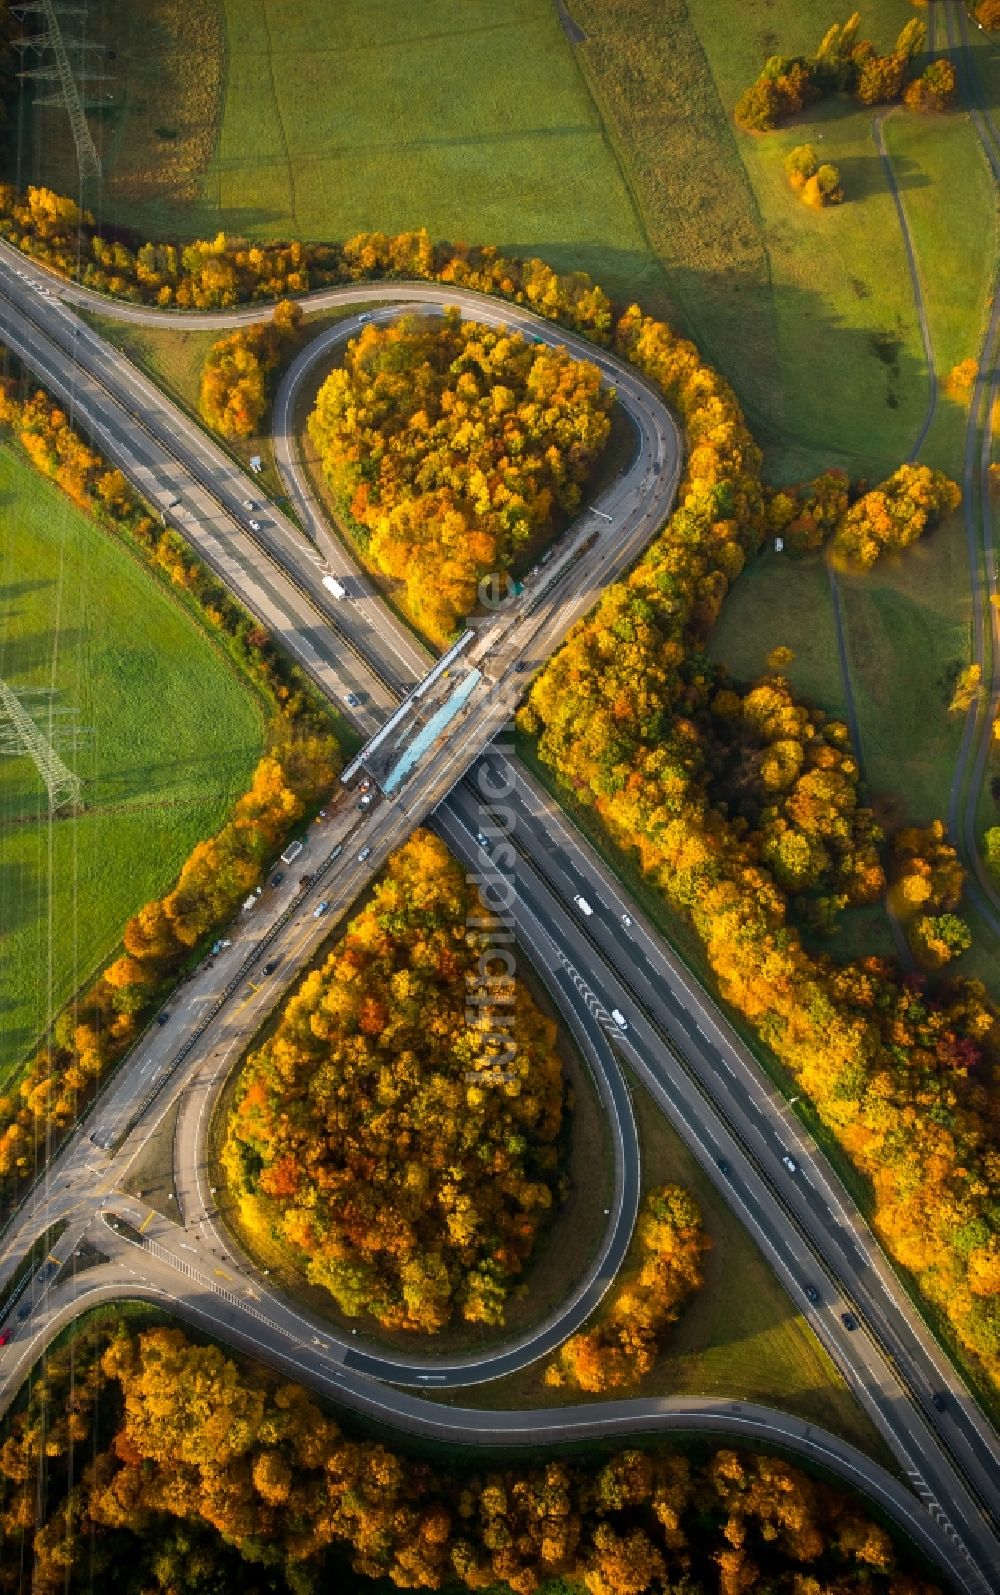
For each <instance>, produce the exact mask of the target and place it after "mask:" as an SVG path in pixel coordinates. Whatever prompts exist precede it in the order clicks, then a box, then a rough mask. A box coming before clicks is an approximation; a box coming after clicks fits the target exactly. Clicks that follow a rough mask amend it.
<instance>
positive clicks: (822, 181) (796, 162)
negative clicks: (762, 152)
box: [785, 144, 844, 210]
mask: <svg viewBox="0 0 1000 1595" xmlns="http://www.w3.org/2000/svg"><path fill="white" fill-rule="evenodd" d="M785 171H786V172H787V173H788V181H789V182H790V183H791V185H792V187H793V188H794V189H795V190H796V192H797V193H799V194H801V196H802V199H803V202H804V203H805V204H806V205H811V206H812V207H813V209H814V210H822V209H823V208H824V207H825V206H827V205H839V204H840V203H841V202H842V200H843V198H844V190H843V189H842V188H841V186H840V172H839V170H838V169H837V167H836V166H834V165H833V164H832V163H831V162H830V161H821V160H820V158H819V156H818V155H817V154H816V151H815V150H814V149H813V146H812V145H811V144H796V146H795V148H794V149H793V150H791V151H790V152H789V154H788V155H786V156H785Z"/></svg>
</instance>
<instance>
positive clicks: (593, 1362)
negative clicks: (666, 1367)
mask: <svg viewBox="0 0 1000 1595" xmlns="http://www.w3.org/2000/svg"><path fill="white" fill-rule="evenodd" d="M637 1237H638V1242H639V1247H640V1249H641V1253H642V1260H641V1262H640V1264H639V1267H638V1269H637V1270H636V1271H635V1276H634V1278H629V1279H627V1280H626V1282H625V1283H624V1284H623V1285H622V1286H621V1288H619V1289H617V1290H616V1291H615V1293H614V1295H613V1297H612V1300H611V1304H610V1306H609V1307H607V1308H605V1309H604V1310H603V1311H602V1313H601V1317H600V1321H599V1322H598V1323H597V1324H596V1325H595V1326H594V1327H593V1328H592V1329H585V1330H582V1331H581V1332H580V1333H579V1334H577V1335H571V1336H570V1338H569V1340H567V1341H564V1343H563V1344H562V1345H561V1346H560V1348H559V1351H558V1353H557V1355H556V1357H555V1358H554V1359H553V1361H552V1362H551V1363H550V1364H549V1366H548V1367H547V1368H546V1370H545V1383H546V1384H548V1385H575V1386H577V1387H578V1388H579V1389H580V1390H587V1391H590V1392H591V1393H596V1392H599V1391H602V1390H620V1389H621V1388H622V1387H623V1386H625V1385H632V1384H636V1383H637V1382H638V1381H639V1380H640V1379H641V1378H642V1377H643V1375H644V1374H647V1373H649V1371H650V1369H651V1368H652V1366H653V1364H654V1362H655V1361H656V1356H657V1353H658V1351H659V1350H660V1346H661V1344H662V1341H663V1338H664V1335H665V1333H666V1331H667V1329H668V1328H669V1327H670V1325H671V1324H674V1323H676V1322H677V1320H678V1318H679V1317H680V1314H681V1308H682V1306H683V1304H684V1302H685V1301H686V1300H687V1298H688V1297H689V1296H690V1295H692V1294H693V1293H694V1292H695V1291H696V1290H699V1289H700V1288H701V1284H702V1274H701V1259H702V1256H703V1254H704V1253H705V1252H706V1251H707V1250H708V1247H709V1244H710V1243H709V1241H708V1238H707V1236H706V1235H705V1232H704V1230H703V1229H702V1226H701V1213H700V1212H699V1210H698V1203H697V1202H696V1201H695V1199H694V1197H693V1196H692V1195H691V1192H690V1191H686V1190H684V1189H683V1187H682V1186H680V1185H661V1186H659V1187H658V1188H657V1189H655V1190H652V1191H650V1192H649V1193H648V1195H647V1196H646V1200H645V1202H644V1203H643V1210H642V1214H641V1216H640V1219H639V1225H638V1232H637Z"/></svg>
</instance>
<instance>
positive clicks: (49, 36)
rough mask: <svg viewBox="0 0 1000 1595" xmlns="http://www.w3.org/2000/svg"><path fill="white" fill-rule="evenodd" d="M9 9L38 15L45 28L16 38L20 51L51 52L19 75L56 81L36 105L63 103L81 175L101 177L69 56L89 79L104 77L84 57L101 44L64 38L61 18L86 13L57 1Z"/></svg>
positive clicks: (26, 1) (29, 0)
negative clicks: (52, 88) (38, 63)
mask: <svg viewBox="0 0 1000 1595" xmlns="http://www.w3.org/2000/svg"><path fill="white" fill-rule="evenodd" d="M10 9H11V11H12V12H13V13H14V14H15V16H18V17H19V18H20V19H21V20H22V21H23V20H24V18H25V17H28V16H32V15H35V16H38V17H40V18H41V20H42V22H43V24H44V29H43V31H42V32H40V33H35V34H29V35H28V36H27V37H26V38H23V39H17V40H15V43H16V44H17V46H18V48H19V49H21V50H37V51H39V52H40V53H41V54H43V55H50V56H51V60H49V61H43V63H42V65H40V66H37V67H30V68H28V69H26V70H25V71H23V72H20V73H19V74H18V76H19V77H21V78H27V79H35V80H38V81H42V82H51V83H56V84H58V88H57V90H56V91H55V93H53V94H49V95H46V97H45V98H44V99H40V100H39V99H36V101H35V104H36V105H62V106H64V107H65V109H66V111H67V113H68V115H69V125H70V127H71V128H72V131H73V142H74V144H75V145H76V159H77V164H78V166H79V168H80V176H81V177H100V175H101V157H100V156H99V155H98V153H97V149H96V147H95V145H94V140H93V138H92V137H91V133H90V128H89V127H88V125H87V118H86V116H85V115H84V111H83V102H82V101H81V99H80V91H79V89H78V87H77V83H76V77H75V76H74V74H73V64H72V61H71V56H76V57H77V71H78V73H79V72H81V71H82V72H85V73H86V75H87V76H88V77H90V78H94V77H106V76H107V74H106V73H104V72H94V71H91V70H90V69H89V68H88V67H87V65H86V60H85V57H86V55H87V52H88V51H93V50H97V49H100V48H101V46H99V45H96V44H89V43H87V41H86V40H84V39H66V38H64V37H63V32H62V26H61V18H63V17H70V16H72V17H79V16H86V10H85V8H84V7H82V6H74V5H61V4H58V3H57V0H20V3H19V4H15V5H12V6H11V8H10Z"/></svg>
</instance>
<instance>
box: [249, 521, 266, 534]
mask: <svg viewBox="0 0 1000 1595" xmlns="http://www.w3.org/2000/svg"><path fill="white" fill-rule="evenodd" d="M247 525H248V526H249V528H250V530H251V531H252V532H262V531H263V530H264V528H263V527H262V526H261V524H260V521H253V520H251V521H248V522H247Z"/></svg>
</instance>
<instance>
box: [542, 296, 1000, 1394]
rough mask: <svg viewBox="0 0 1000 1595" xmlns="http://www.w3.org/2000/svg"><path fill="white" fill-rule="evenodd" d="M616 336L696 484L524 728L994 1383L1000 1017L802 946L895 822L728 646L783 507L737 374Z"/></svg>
mask: <svg viewBox="0 0 1000 1595" xmlns="http://www.w3.org/2000/svg"><path fill="white" fill-rule="evenodd" d="M615 344H616V347H617V349H618V350H619V352H620V353H622V354H624V355H625V356H627V357H628V358H629V359H631V360H632V361H633V362H634V363H635V364H636V365H637V366H638V368H639V369H640V370H641V371H643V372H644V373H645V375H646V376H647V377H648V378H650V379H651V380H653V381H654V382H656V383H657V384H658V385H659V387H660V388H661V390H662V392H663V393H664V396H665V398H666V399H667V401H668V402H669V403H670V404H671V405H672V406H673V407H674V409H675V411H676V412H677V413H678V414H679V415H680V417H681V419H682V420H683V423H684V426H685V431H686V435H687V446H688V455H687V467H686V473H685V477H684V480H683V482H682V484H681V487H680V491H679V494H678V500H677V506H676V508H675V510H674V513H673V515H672V517H671V519H670V521H669V522H668V524H667V526H666V528H665V529H664V530H663V532H662V533H661V534H660V536H659V537H658V538H657V539H655V540H654V542H653V543H652V544H651V546H650V548H649V549H648V550H647V553H646V554H645V556H644V557H643V559H642V560H640V562H639V564H638V565H637V566H636V568H635V569H634V570H633V571H632V572H631V573H630V575H629V576H628V577H627V578H626V579H625V580H624V581H621V582H618V583H616V584H614V585H613V586H612V587H610V588H609V589H607V590H606V591H605V592H604V594H603V595H602V597H601V600H600V602H599V603H598V605H597V607H596V608H595V610H594V611H593V613H592V614H591V615H589V616H588V617H586V618H585V619H584V620H583V621H581V622H580V623H579V624H578V625H577V626H576V627H575V628H574V630H573V632H572V633H571V634H570V636H569V638H568V639H567V641H566V643H565V644H564V645H563V647H562V649H561V650H560V651H559V652H558V653H557V654H555V655H554V656H553V658H552V659H551V660H550V662H549V664H548V666H547V667H546V669H545V670H544V671H543V672H542V673H541V675H540V676H539V677H538V678H537V679H536V681H535V683H534V685H533V687H532V691H531V694H530V696H529V699H528V703H527V705H526V707H525V708H524V709H523V710H522V712H521V716H520V724H521V726H522V728H523V729H524V730H525V731H526V732H528V733H529V734H531V735H532V736H534V737H536V738H537V739H538V742H537V745H538V751H539V754H540V756H541V757H542V759H543V760H544V761H545V763H546V764H548V765H549V767H550V768H551V769H552V770H553V772H554V773H555V775H556V777H557V780H558V782H559V784H560V785H561V786H562V787H563V789H564V790H565V791H566V793H567V795H568V796H569V797H570V799H571V800H572V801H573V802H574V803H577V804H580V805H582V806H583V807H586V808H588V809H589V810H590V811H591V812H592V813H593V815H594V816H595V818H597V819H598V820H599V821H600V823H601V825H602V827H603V829H604V830H605V832H606V834H607V835H608V837H609V838H610V839H611V840H612V841H613V842H614V843H615V844H617V845H618V846H619V847H621V848H622V849H623V851H624V852H626V853H627V855H628V856H629V857H630V858H631V859H633V860H634V861H635V862H636V863H637V864H638V866H639V868H640V869H641V870H642V871H643V873H644V874H645V875H646V876H647V878H648V879H649V880H650V881H651V882H652V883H653V884H655V885H656V886H657V887H658V889H659V890H660V891H661V892H662V894H663V896H664V897H665V899H666V900H667V901H668V902H669V903H670V905H671V906H672V907H673V908H674V909H675V910H676V911H677V912H679V913H680V914H681V915H682V916H683V917H684V918H685V919H686V920H687V922H688V924H689V925H690V926H691V927H692V928H693V929H694V931H695V932H696V933H697V935H698V937H699V938H700V940H701V942H702V944H703V945H704V948H705V951H706V955H707V958H708V962H709V965H710V967H711V968H712V970H713V971H714V973H715V977H716V979H717V981H718V985H719V990H720V992H721V994H722V996H723V997H724V998H725V999H726V1000H727V1001H728V1002H730V1003H731V1004H732V1005H733V1006H734V1007H735V1009H736V1010H737V1012H738V1013H740V1014H741V1015H742V1016H743V1017H744V1018H745V1019H746V1020H748V1021H749V1022H750V1023H751V1024H753V1025H754V1027H755V1028H756V1030H757V1032H758V1034H759V1035H760V1037H761V1039H762V1040H763V1041H764V1042H765V1044H766V1045H767V1046H768V1047H770V1048H771V1050H772V1051H773V1052H774V1053H775V1054H776V1055H777V1056H778V1058H779V1059H780V1060H781V1061H782V1062H783V1063H784V1064H785V1066H786V1067H787V1068H788V1069H789V1070H790V1071H791V1073H792V1074H793V1076H794V1077H795V1079H796V1081H797V1083H798V1085H799V1088H800V1089H801V1090H803V1091H804V1092H805V1093H806V1094H808V1096H809V1097H810V1098H811V1100H812V1101H813V1102H814V1104H815V1105H816V1107H817V1110H818V1111H819V1113H820V1115H821V1117H822V1119H823V1120H824V1122H825V1123H826V1124H827V1125H828V1126H829V1127H830V1128H831V1130H832V1131H833V1133H834V1134H835V1135H836V1136H837V1137H838V1139H839V1140H840V1142H841V1144H842V1145H843V1146H844V1148H845V1150H846V1151H847V1152H848V1153H849V1155H850V1156H851V1157H852V1158H853V1160H854V1161H855V1163H856V1164H857V1166H858V1167H859V1168H860V1169H861V1170H862V1171H863V1173H864V1174H865V1175H866V1176H867V1177H868V1178H869V1179H870V1180H871V1182H872V1186H873V1189H874V1193H875V1214H874V1217H875V1223H876V1226H877V1228H878V1231H879V1234H880V1235H881V1237H882V1238H883V1240H884V1242H885V1244H886V1245H887V1247H888V1249H889V1251H890V1252H891V1254H892V1255H893V1256H894V1257H895V1258H896V1260H897V1261H898V1262H899V1263H901V1264H902V1265H903V1266H905V1267H906V1268H908V1269H910V1270H911V1271H912V1272H913V1274H914V1275H915V1276H916V1278H917V1279H918V1281H919V1283H920V1285H921V1287H922V1289H923V1290H924V1291H925V1292H926V1294H927V1295H928V1297H929V1298H930V1299H931V1300H932V1301H933V1302H934V1303H935V1304H936V1305H937V1307H938V1308H939V1309H940V1311H941V1312H942V1313H943V1314H944V1315H945V1317H946V1318H947V1319H948V1321H949V1322H950V1324H951V1326H952V1328H953V1330H954V1332H955V1334H956V1335H957V1337H958V1338H959V1340H960V1341H961V1343H962V1345H963V1346H964V1347H965V1349H966V1350H967V1351H969V1352H971V1353H972V1354H973V1355H977V1356H978V1357H980V1358H981V1360H982V1365H983V1367H984V1368H985V1369H986V1370H987V1372H988V1375H989V1376H990V1377H992V1378H996V1377H997V1376H998V1374H1000V1314H998V1295H997V1292H998V1287H1000V1248H998V1244H997V1235H996V1214H995V1210H994V1208H993V1207H992V1206H991V1202H990V1194H989V1193H990V1190H991V1185H992V1182H993V1180H994V1178H995V1171H996V1167H997V1162H996V1159H997V1152H996V1103H997V1093H996V1090H995V1078H996V1071H997V1060H998V1042H1000V1033H998V1026H997V1016H996V1013H995V1010H994V1009H993V1007H992V1006H991V1004H990V1002H989V1000H988V998H987V996H986V993H985V991H984V989H983V987H982V986H981V985H979V984H977V983H975V982H970V981H954V982H951V983H949V984H947V985H942V984H939V985H937V986H935V987H933V988H932V987H930V986H929V985H927V984H926V982H925V981H923V980H921V979H920V978H919V977H913V976H904V975H903V974H902V973H901V972H900V971H899V970H898V969H897V968H896V967H894V966H893V965H892V964H890V963H889V962H887V961H886V960H882V959H878V958H866V959H862V960H860V961H858V962H855V963H851V964H847V965H845V966H838V965H837V964H835V963H834V962H833V961H832V959H830V958H829V956H828V955H826V954H823V953H822V952H817V951H814V950H812V948H811V946H807V944H806V943H805V942H804V941H803V939H802V935H801V932H802V929H803V928H809V929H811V930H812V929H815V928H817V926H818V927H819V928H822V926H823V925H824V924H831V923H833V922H834V920H835V918H836V914H837V913H838V912H839V909H840V908H841V907H843V906H844V905H846V904H853V903H864V902H869V901H872V900H873V899H874V898H875V897H876V896H877V895H878V894H879V893H880V892H881V890H882V889H883V886H884V879H883V874H882V867H881V864H880V861H879V856H878V851H877V844H878V842H879V841H880V839H881V833H880V831H879V829H878V827H877V826H876V824H875V821H874V819H873V817H872V815H871V814H870V813H868V812H867V811H866V810H865V809H864V808H863V807H862V806H861V805H860V804H859V803H858V800H857V778H858V773H857V769H856V767H855V764H854V760H853V757H852V755H851V752H850V745H849V740H848V738H847V733H846V729H845V728H844V727H843V726H840V725H838V724H831V723H829V722H826V721H825V720H824V718H823V717H822V715H818V714H817V712H816V711H813V710H808V709H806V708H804V707H803V706H801V705H798V704H796V703H795V702H794V699H793V697H792V694H791V690H790V688H789V686H788V683H787V682H786V681H784V680H783V679H782V678H781V677H780V676H779V675H770V676H767V677H764V678H762V680H761V681H759V682H757V683H755V684H753V685H752V686H751V687H750V688H749V689H746V688H743V687H741V686H740V685H739V684H738V683H734V682H732V681H730V680H729V679H728V678H726V677H725V676H723V675H721V674H720V672H719V670H718V669H717V668H716V667H715V666H713V665H712V664H711V662H710V661H709V660H708V658H707V657H706V654H705V651H704V638H705V635H706V632H707V630H708V628H709V627H710V626H711V624H712V623H713V621H714V619H715V616H716V614H717V613H718V610H719V607H720V606H721V604H722V602H723V599H724V597H725V594H726V591H727V589H728V586H729V584H730V582H731V581H732V580H734V579H735V577H736V576H737V575H738V574H739V572H740V570H741V568H742V566H743V563H744V560H745V558H746V556H747V554H748V553H751V552H752V551H753V550H754V549H756V547H758V546H759V543H760V540H761V538H762V537H763V536H764V535H767V533H768V532H769V531H770V530H771V529H772V528H773V521H772V516H773V514H774V513H775V504H774V502H773V501H772V502H769V501H768V500H767V498H766V495H765V494H764V492H763V491H762V487H761V480H760V455H759V453H758V451H757V449H756V447H755V445H754V443H753V440H752V438H751V437H750V435H749V433H748V431H747V428H746V423H745V421H744V418H743V416H742V414H741V412H740V409H739V406H738V404H737V401H736V399H735V396H734V395H733V393H732V390H731V389H729V387H728V385H727V384H726V383H725V382H724V381H723V380H722V379H721V378H720V377H719V376H718V375H717V374H716V373H715V372H713V371H711V370H709V369H708V368H707V367H706V366H705V365H704V364H703V362H702V361H701V359H700V357H699V356H698V353H697V351H696V350H695V348H694V347H693V345H692V344H690V343H688V342H687V341H685V340H684V339H681V338H678V337H677V336H676V335H675V334H674V333H672V332H671V331H670V329H669V328H668V327H667V326H665V325H664V324H663V323H662V322H659V321H656V320H654V319H653V318H651V317H648V316H643V315H642V314H641V313H640V312H639V311H638V310H637V309H635V308H633V309H631V310H629V311H628V312H626V314H625V315H624V316H623V317H622V319H621V321H620V322H619V324H618V328H617V331H616V337H615ZM942 491H944V492H945V494H946V496H950V494H951V489H950V487H949V488H948V489H947V490H942ZM844 493H845V484H844V482H843V481H842V479H840V478H838V477H836V476H835V475H833V474H832V473H829V474H828V476H827V478H826V479H825V480H823V481H821V482H820V483H818V484H812V491H811V492H807V493H806V495H805V497H804V502H803V504H802V505H798V504H797V503H796V501H795V499H794V496H791V497H789V496H787V495H786V502H785V503H784V505H783V506H779V510H780V513H781V514H787V513H788V512H789V510H790V513H791V516H792V518H793V519H796V518H797V519H799V520H800V521H801V522H802V528H801V529H802V532H803V535H804V537H805V538H806V540H808V539H810V538H811V537H813V536H816V535H823V534H824V533H825V532H826V531H827V530H828V529H829V524H833V525H838V524H840V520H841V518H842V515H843V501H844ZM919 497H920V495H918V498H919ZM889 498H890V500H893V501H894V498H895V495H893V494H890V495H889ZM859 503H861V504H864V500H860V501H859ZM926 507H927V505H926V502H922V503H919V504H918V506H917V508H918V511H919V513H922V512H923V510H924V509H925V508H926ZM925 524H926V522H925Z"/></svg>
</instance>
